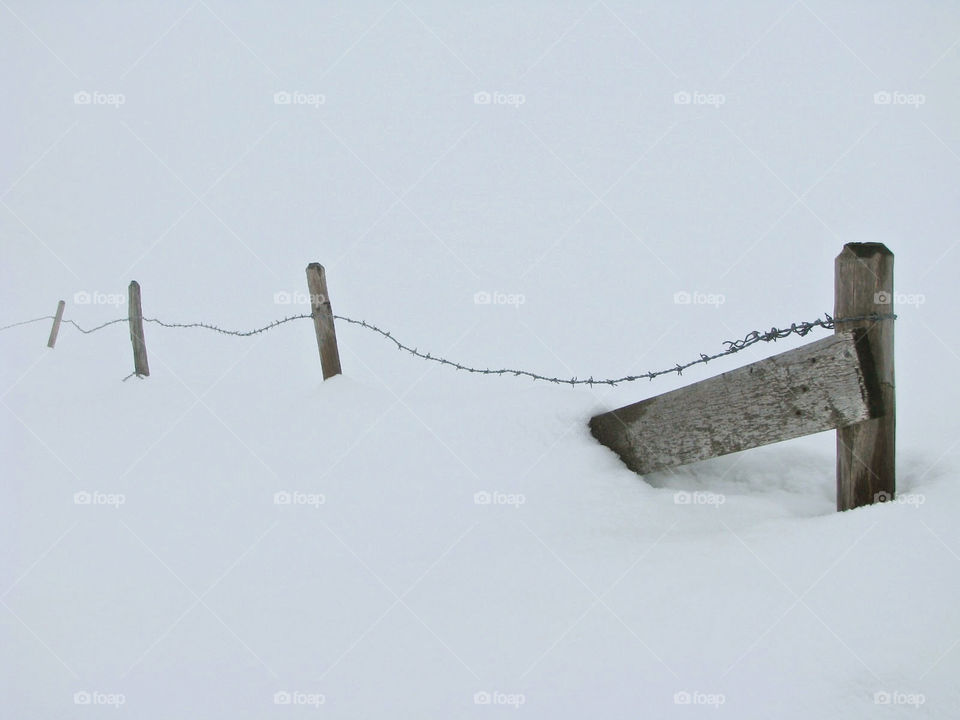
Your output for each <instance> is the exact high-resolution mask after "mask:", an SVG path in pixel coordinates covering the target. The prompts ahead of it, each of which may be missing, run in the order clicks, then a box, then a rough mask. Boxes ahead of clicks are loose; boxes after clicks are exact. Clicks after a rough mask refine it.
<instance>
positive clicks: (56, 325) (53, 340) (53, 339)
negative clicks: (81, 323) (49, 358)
mask: <svg viewBox="0 0 960 720" xmlns="http://www.w3.org/2000/svg"><path fill="white" fill-rule="evenodd" d="M66 306H67V304H66V303H65V302H64V301H63V300H61V301H60V302H58V303H57V314H56V315H55V316H54V318H53V327H52V328H50V339H49V340H47V347H48V348H52V347H53V346H54V345H56V344H57V334H58V333H59V332H60V321H61V320H63V309H64V308H65V307H66Z"/></svg>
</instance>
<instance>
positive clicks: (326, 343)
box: [307, 263, 342, 380]
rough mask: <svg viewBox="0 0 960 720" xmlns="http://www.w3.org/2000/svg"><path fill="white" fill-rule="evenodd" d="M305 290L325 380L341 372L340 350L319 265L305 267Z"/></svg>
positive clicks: (323, 272)
mask: <svg viewBox="0 0 960 720" xmlns="http://www.w3.org/2000/svg"><path fill="white" fill-rule="evenodd" d="M307 288H308V289H309V291H310V311H311V315H312V316H313V327H314V329H315V330H316V331H317V347H318V348H319V349H320V365H321V367H322V369H323V379H324V380H327V379H328V378H332V377H333V376H334V375H339V374H340V373H341V372H342V370H341V369H340V350H339V349H338V348H337V331H336V329H335V328H334V326H333V309H332V308H331V306H330V296H329V295H328V294H327V274H326V272H325V271H324V269H323V265H321V264H320V263H310V264H309V265H307Z"/></svg>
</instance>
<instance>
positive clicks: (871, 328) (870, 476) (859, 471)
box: [834, 243, 896, 510]
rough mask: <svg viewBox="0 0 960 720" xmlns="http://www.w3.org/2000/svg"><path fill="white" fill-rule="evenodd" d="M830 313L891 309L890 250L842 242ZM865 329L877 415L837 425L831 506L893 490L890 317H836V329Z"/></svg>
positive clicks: (867, 500)
mask: <svg viewBox="0 0 960 720" xmlns="http://www.w3.org/2000/svg"><path fill="white" fill-rule="evenodd" d="M835 271H836V274H835V298H834V317H835V318H844V317H861V316H864V315H871V314H874V313H876V314H878V315H890V314H892V313H893V253H892V252H890V250H888V249H887V247H886V246H885V245H883V244H882V243H848V244H847V245H845V246H844V248H843V252H841V253H840V254H839V255H838V256H837V260H836V265H835ZM853 328H863V329H864V330H865V331H866V337H865V341H866V342H867V343H869V346H870V354H871V355H872V357H873V361H874V365H875V368H876V373H877V379H878V380H879V383H880V391H881V395H882V404H883V410H884V412H883V415H881V416H880V417H876V418H873V419H871V420H865V421H863V422H860V423H857V424H855V425H850V426H847V427H841V428H838V429H837V510H850V509H853V508H856V507H860V506H862V505H869V504H871V503H874V502H877V501H878V500H879V501H885V500H890V499H892V498H893V495H894V492H895V491H896V475H895V468H894V460H895V450H896V404H895V403H896V393H895V391H894V375H893V318H884V319H882V320H859V321H853V322H843V323H840V322H838V323H837V324H836V332H837V333H841V332H844V331H849V330H851V329H853Z"/></svg>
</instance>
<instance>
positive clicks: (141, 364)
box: [127, 280, 150, 377]
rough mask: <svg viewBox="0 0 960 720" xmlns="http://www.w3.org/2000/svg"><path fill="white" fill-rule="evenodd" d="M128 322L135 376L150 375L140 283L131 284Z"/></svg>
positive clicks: (134, 281)
mask: <svg viewBox="0 0 960 720" xmlns="http://www.w3.org/2000/svg"><path fill="white" fill-rule="evenodd" d="M127 320H128V321H129V322H130V342H131V343H133V374H134V375H136V376H138V377H147V376H149V375H150V366H149V365H148V364H147V344H146V342H144V339H143V310H142V308H141V307H140V283H138V282H137V281H136V280H133V281H131V282H130V292H129V298H128V301H127Z"/></svg>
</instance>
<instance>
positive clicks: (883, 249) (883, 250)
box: [838, 242, 893, 257]
mask: <svg viewBox="0 0 960 720" xmlns="http://www.w3.org/2000/svg"><path fill="white" fill-rule="evenodd" d="M847 252H850V253H853V254H854V255H856V256H857V257H871V256H873V255H889V256H890V257H893V251H892V250H890V248H888V247H887V246H886V245H884V244H883V243H878V242H865V243H847V244H846V245H844V246H843V250H842V251H841V252H840V255H843V254H844V253H847ZM838 257H839V256H838Z"/></svg>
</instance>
